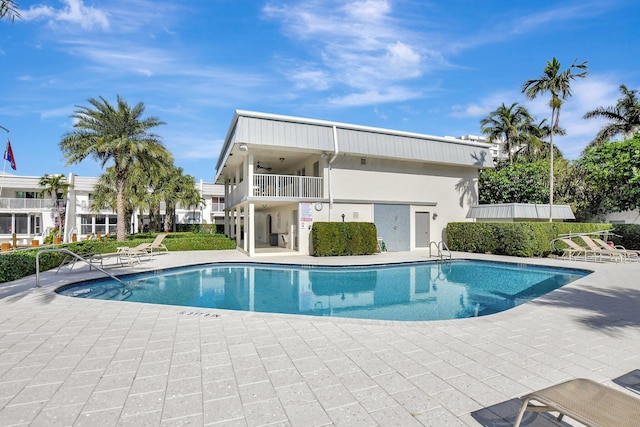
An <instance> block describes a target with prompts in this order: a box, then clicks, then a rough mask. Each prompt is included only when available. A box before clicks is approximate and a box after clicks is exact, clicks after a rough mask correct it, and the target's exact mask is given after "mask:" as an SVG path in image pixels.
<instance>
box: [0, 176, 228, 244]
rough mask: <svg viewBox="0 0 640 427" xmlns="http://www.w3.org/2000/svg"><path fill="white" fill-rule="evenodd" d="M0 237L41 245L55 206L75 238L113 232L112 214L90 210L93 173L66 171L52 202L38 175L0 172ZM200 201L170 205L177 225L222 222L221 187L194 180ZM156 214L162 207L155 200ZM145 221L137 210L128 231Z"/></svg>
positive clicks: (50, 226) (138, 228) (136, 229)
mask: <svg viewBox="0 0 640 427" xmlns="http://www.w3.org/2000/svg"><path fill="white" fill-rule="evenodd" d="M0 178H1V179H0V184H1V185H2V187H1V189H0V242H11V241H12V239H13V234H14V233H15V235H16V239H17V243H18V244H19V245H23V246H26V245H30V244H31V242H32V241H33V240H37V241H38V242H39V244H42V243H43V241H44V238H45V237H46V236H47V235H49V233H50V231H51V230H53V229H54V228H57V210H58V209H60V211H61V216H62V218H63V221H64V241H66V242H68V241H71V240H72V237H73V235H76V238H77V239H78V240H81V239H84V238H86V236H87V235H91V234H95V235H106V234H109V233H112V234H113V233H115V232H116V226H117V218H116V213H115V212H114V211H113V210H111V209H105V210H102V211H100V212H93V211H91V204H92V200H91V194H92V191H93V188H94V187H95V185H96V183H97V182H98V178H96V177H82V176H77V175H74V174H70V176H69V177H67V182H68V183H69V184H71V187H70V189H69V191H68V193H67V195H66V197H65V198H63V199H60V200H57V201H54V200H53V199H52V198H51V197H48V196H46V195H45V196H44V197H42V196H41V195H40V193H41V192H42V187H40V186H39V185H38V183H39V181H40V177H32V176H18V175H11V174H4V175H2V176H1V177H0ZM196 188H197V189H198V191H199V192H200V195H201V197H202V199H203V200H204V204H203V205H201V206H199V207H197V208H183V207H180V206H178V207H177V208H176V223H177V224H223V211H224V187H223V186H221V185H216V184H212V183H204V182H202V181H200V183H197V184H196ZM160 213H161V215H164V206H163V205H161V211H160ZM145 221H146V222H148V219H147V217H146V216H145V215H144V213H142V214H141V213H139V212H137V213H136V214H135V215H134V218H133V219H132V226H133V227H134V228H133V230H131V232H134V233H136V232H140V231H142V227H143V226H144V224H145Z"/></svg>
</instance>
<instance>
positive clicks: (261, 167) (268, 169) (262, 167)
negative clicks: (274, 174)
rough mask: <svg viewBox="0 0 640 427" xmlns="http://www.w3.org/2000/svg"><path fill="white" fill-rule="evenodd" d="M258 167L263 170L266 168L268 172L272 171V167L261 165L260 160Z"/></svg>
mask: <svg viewBox="0 0 640 427" xmlns="http://www.w3.org/2000/svg"><path fill="white" fill-rule="evenodd" d="M256 169H262V170H265V171H267V172H271V168H268V167H265V166H261V165H260V162H258V163H257V164H256Z"/></svg>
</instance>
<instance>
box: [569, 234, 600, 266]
mask: <svg viewBox="0 0 640 427" xmlns="http://www.w3.org/2000/svg"><path fill="white" fill-rule="evenodd" d="M559 240H560V241H561V242H562V243H564V244H565V245H567V246H568V247H567V248H565V249H564V250H563V253H562V256H567V257H568V258H569V259H573V258H574V257H576V256H578V257H580V258H583V259H584V260H585V261H587V260H588V258H589V257H591V258H592V259H593V260H594V261H599V260H600V256H601V254H602V251H593V250H591V249H589V248H585V247H584V246H580V245H579V244H577V243H576V242H574V241H573V240H571V239H559Z"/></svg>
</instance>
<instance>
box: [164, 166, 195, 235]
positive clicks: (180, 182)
mask: <svg viewBox="0 0 640 427" xmlns="http://www.w3.org/2000/svg"><path fill="white" fill-rule="evenodd" d="M183 172H184V171H183V169H182V168H176V167H174V168H172V169H170V170H167V171H166V173H165V174H164V175H163V176H162V177H161V179H160V181H159V182H158V187H157V192H158V194H159V196H160V198H161V199H162V200H163V201H164V203H165V218H164V227H163V228H164V231H165V232H169V231H171V228H172V226H173V225H174V224H175V215H176V207H177V206H178V204H180V205H182V206H185V207H187V208H190V207H192V206H196V207H197V206H198V205H199V204H200V203H202V197H201V196H200V192H199V191H198V190H197V189H196V180H195V178H194V177H192V176H191V175H183Z"/></svg>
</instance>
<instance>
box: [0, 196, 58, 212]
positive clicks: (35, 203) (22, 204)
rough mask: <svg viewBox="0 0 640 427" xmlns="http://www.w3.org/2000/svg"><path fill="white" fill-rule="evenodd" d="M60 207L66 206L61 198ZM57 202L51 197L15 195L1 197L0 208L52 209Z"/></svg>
mask: <svg viewBox="0 0 640 427" xmlns="http://www.w3.org/2000/svg"><path fill="white" fill-rule="evenodd" d="M59 203H60V208H64V206H65V203H64V201H62V200H60V201H59ZM55 207H56V204H55V202H54V201H53V200H51V199H25V198H13V197H0V209H6V210H20V209H22V210H28V209H50V208H55Z"/></svg>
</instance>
